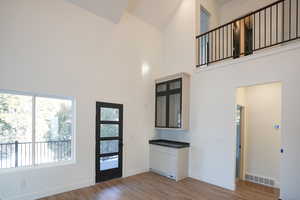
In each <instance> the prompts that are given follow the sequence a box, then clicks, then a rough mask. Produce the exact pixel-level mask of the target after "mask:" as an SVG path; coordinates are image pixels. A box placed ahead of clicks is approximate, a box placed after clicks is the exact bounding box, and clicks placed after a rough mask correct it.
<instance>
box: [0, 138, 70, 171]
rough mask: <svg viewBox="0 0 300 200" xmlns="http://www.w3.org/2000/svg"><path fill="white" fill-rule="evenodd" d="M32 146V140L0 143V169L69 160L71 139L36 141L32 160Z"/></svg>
mask: <svg viewBox="0 0 300 200" xmlns="http://www.w3.org/2000/svg"><path fill="white" fill-rule="evenodd" d="M32 146H33V145H32V142H23V143H19V142H18V141H16V142H14V143H0V169H2V168H17V167H27V166H32V165H33V163H34V165H40V164H46V163H53V162H58V161H66V160H71V149H72V147H71V140H63V141H47V142H36V143H35V157H34V161H33V159H32V158H33V153H32V151H33V150H32V149H33V148H32Z"/></svg>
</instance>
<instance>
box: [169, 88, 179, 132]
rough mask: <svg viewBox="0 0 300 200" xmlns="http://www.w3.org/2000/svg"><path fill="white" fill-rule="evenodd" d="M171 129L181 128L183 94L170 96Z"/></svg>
mask: <svg viewBox="0 0 300 200" xmlns="http://www.w3.org/2000/svg"><path fill="white" fill-rule="evenodd" d="M169 127H170V128H181V94H180V93H175V94H171V95H170V96H169Z"/></svg>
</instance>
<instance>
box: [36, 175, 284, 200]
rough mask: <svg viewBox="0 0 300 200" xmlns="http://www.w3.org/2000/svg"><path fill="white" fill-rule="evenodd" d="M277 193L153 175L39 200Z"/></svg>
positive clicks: (259, 198)
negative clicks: (234, 188) (226, 187)
mask: <svg viewBox="0 0 300 200" xmlns="http://www.w3.org/2000/svg"><path fill="white" fill-rule="evenodd" d="M278 195H279V190H277V189H273V188H269V187H265V186H261V185H257V184H254V183H249V182H238V184H237V190H236V191H234V192H233V191H229V190H226V189H222V188H219V187H216V186H213V185H210V184H207V183H204V182H200V181H198V180H195V179H192V178H187V179H184V180H182V181H179V182H175V181H173V180H170V179H168V178H165V177H162V176H159V175H156V174H154V173H150V172H149V173H143V174H139V175H136V176H132V177H128V178H123V179H115V180H112V181H108V182H104V183H100V184H97V185H95V186H91V187H88V188H83V189H79V190H75V191H71V192H67V193H63V194H59V195H56V196H51V197H48V198H44V199H41V200H159V199H163V200H277V199H278Z"/></svg>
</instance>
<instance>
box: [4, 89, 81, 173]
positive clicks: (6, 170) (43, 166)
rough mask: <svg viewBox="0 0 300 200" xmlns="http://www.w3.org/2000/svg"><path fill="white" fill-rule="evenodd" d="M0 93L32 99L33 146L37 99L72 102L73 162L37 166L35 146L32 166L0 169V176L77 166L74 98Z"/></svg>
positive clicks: (8, 91)
mask: <svg viewBox="0 0 300 200" xmlns="http://www.w3.org/2000/svg"><path fill="white" fill-rule="evenodd" d="M0 93H4V94H12V95H24V96H31V97H32V143H33V144H34V143H35V115H36V98H37V97H42V98H43V97H44V98H52V99H60V100H70V101H72V139H71V160H66V161H58V162H51V163H43V164H35V145H32V165H30V166H24V167H14V168H0V174H4V173H11V172H18V171H27V170H34V169H42V168H48V167H59V166H65V165H73V164H76V100H75V98H74V97H66V96H58V95H45V94H38V93H32V92H20V91H14V90H5V89H0Z"/></svg>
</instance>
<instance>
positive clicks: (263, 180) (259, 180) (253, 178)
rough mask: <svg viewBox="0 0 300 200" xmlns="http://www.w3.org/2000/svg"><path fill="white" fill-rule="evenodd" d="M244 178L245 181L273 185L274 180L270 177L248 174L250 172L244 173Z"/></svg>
mask: <svg viewBox="0 0 300 200" xmlns="http://www.w3.org/2000/svg"><path fill="white" fill-rule="evenodd" d="M245 178H246V180H247V181H250V182H253V183H258V184H261V185H266V186H270V187H275V180H273V179H270V178H265V177H260V176H254V175H250V174H246V176H245Z"/></svg>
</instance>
